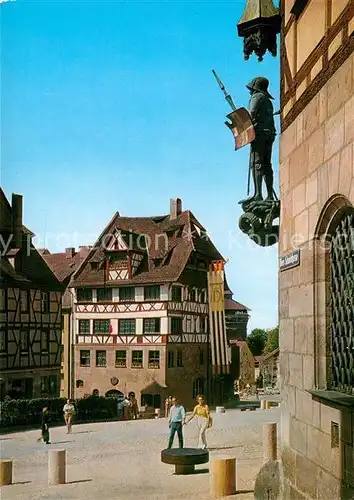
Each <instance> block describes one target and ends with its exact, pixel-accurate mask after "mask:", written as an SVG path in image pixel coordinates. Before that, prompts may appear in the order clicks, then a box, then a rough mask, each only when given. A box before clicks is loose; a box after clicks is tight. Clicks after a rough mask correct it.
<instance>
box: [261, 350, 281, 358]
mask: <svg viewBox="0 0 354 500" xmlns="http://www.w3.org/2000/svg"><path fill="white" fill-rule="evenodd" d="M277 356H279V347H278V348H277V349H274V351H272V352H269V353H268V354H265V355H264V356H263V361H266V360H267V359H269V358H273V357H277Z"/></svg>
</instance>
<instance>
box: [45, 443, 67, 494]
mask: <svg viewBox="0 0 354 500" xmlns="http://www.w3.org/2000/svg"><path fill="white" fill-rule="evenodd" d="M65 482H66V450H49V451H48V484H51V485H54V484H65Z"/></svg>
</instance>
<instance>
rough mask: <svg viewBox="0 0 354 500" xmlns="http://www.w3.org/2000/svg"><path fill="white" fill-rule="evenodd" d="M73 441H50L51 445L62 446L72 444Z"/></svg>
mask: <svg viewBox="0 0 354 500" xmlns="http://www.w3.org/2000/svg"><path fill="white" fill-rule="evenodd" d="M73 442H74V441H52V443H51V444H64V443H73Z"/></svg>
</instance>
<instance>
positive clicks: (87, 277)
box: [73, 210, 224, 287]
mask: <svg viewBox="0 0 354 500" xmlns="http://www.w3.org/2000/svg"><path fill="white" fill-rule="evenodd" d="M116 230H119V231H122V232H128V233H134V234H137V235H145V238H146V240H147V248H146V249H143V248H142V249H141V251H143V252H144V253H145V257H144V261H143V262H142V267H141V271H140V272H138V273H136V274H135V275H134V276H133V277H132V279H130V280H125V281H123V280H121V281H119V283H120V284H124V283H134V284H144V283H156V284H158V283H159V284H161V283H164V282H173V281H177V280H178V279H179V277H180V276H181V274H182V272H183V271H184V269H185V267H186V265H187V263H188V261H189V259H190V257H191V255H192V253H193V252H197V253H198V254H199V255H200V256H204V257H205V259H206V260H207V261H211V260H224V259H223V257H222V255H221V254H220V253H219V252H218V250H217V249H216V248H215V246H214V245H213V243H212V242H211V240H210V239H209V238H208V237H207V235H206V232H205V230H204V228H203V226H201V224H200V223H199V222H198V221H197V219H196V218H195V217H194V215H193V214H192V212H190V211H189V210H185V211H183V212H181V213H180V214H179V215H178V216H177V218H176V219H171V218H170V216H169V215H164V216H159V217H121V216H120V215H119V213H118V212H117V213H116V214H115V215H114V216H113V218H112V219H111V221H110V222H109V223H108V225H107V226H106V228H105V229H104V231H103V232H102V233H101V235H100V237H99V238H98V239H97V241H96V243H95V245H94V246H93V248H92V250H91V251H90V253H89V255H88V257H87V258H86V261H85V263H84V264H83V265H82V266H81V267H80V269H79V270H78V271H77V272H75V275H74V276H73V286H75V287H78V286H80V287H81V286H104V285H108V284H110V283H107V282H106V279H105V278H106V276H105V269H104V266H103V267H101V266H98V269H95V268H93V267H92V266H90V265H89V263H90V262H91V261H94V262H103V261H104V260H105V258H106V256H107V252H106V250H105V248H104V246H103V244H102V243H103V241H104V239H105V237H106V235H108V234H113V233H114V231H116ZM132 251H134V249H133V250H132ZM154 259H155V260H156V259H164V260H163V262H162V264H161V265H158V266H155V265H154ZM164 262H165V263H164ZM113 284H115V285H116V282H112V285H113Z"/></svg>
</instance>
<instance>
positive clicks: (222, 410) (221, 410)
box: [215, 406, 225, 413]
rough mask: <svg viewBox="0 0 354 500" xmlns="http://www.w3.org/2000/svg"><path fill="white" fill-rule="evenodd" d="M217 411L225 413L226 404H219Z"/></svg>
mask: <svg viewBox="0 0 354 500" xmlns="http://www.w3.org/2000/svg"><path fill="white" fill-rule="evenodd" d="M215 411H216V413H225V407H224V406H217V407H216V409H215Z"/></svg>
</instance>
